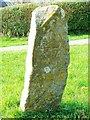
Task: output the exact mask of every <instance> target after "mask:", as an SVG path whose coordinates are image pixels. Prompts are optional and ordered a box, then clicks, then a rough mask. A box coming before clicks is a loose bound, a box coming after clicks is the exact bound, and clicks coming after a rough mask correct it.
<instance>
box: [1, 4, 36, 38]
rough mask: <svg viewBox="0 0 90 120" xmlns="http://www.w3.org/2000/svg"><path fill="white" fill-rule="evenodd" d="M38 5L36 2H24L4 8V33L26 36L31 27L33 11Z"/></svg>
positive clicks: (2, 10)
mask: <svg viewBox="0 0 90 120" xmlns="http://www.w3.org/2000/svg"><path fill="white" fill-rule="evenodd" d="M36 7H37V5H36V4H23V5H15V6H13V7H5V8H2V9H1V12H2V33H3V34H4V35H8V36H26V35H27V33H28V32H29V29H30V19H31V13H32V11H33V10H34V9H35V8H36Z"/></svg>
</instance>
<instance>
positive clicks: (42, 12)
mask: <svg viewBox="0 0 90 120" xmlns="http://www.w3.org/2000/svg"><path fill="white" fill-rule="evenodd" d="M58 8H59V6H58V5H48V6H43V7H37V8H36V9H35V10H34V11H33V12H32V15H34V16H35V21H36V25H37V26H43V25H44V24H45V23H46V22H47V21H48V20H49V19H50V18H51V17H52V16H53V15H54V13H56V11H57V10H58Z"/></svg>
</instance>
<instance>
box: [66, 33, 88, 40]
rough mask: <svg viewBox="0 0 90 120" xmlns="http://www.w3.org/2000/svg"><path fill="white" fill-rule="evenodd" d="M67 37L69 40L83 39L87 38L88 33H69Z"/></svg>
mask: <svg viewBox="0 0 90 120" xmlns="http://www.w3.org/2000/svg"><path fill="white" fill-rule="evenodd" d="M68 37H69V40H83V39H88V37H89V33H79V34H75V33H69V35H68Z"/></svg>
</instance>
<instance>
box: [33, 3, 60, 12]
mask: <svg viewBox="0 0 90 120" xmlns="http://www.w3.org/2000/svg"><path fill="white" fill-rule="evenodd" d="M47 8H54V10H57V9H58V8H59V6H58V5H47V6H39V7H37V8H36V9H35V10H34V11H33V12H37V10H42V9H44V10H46V9H47Z"/></svg>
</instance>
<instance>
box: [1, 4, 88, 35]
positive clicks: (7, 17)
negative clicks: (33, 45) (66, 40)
mask: <svg viewBox="0 0 90 120" xmlns="http://www.w3.org/2000/svg"><path fill="white" fill-rule="evenodd" d="M52 4H58V5H59V6H60V7H62V8H63V9H64V10H65V11H66V14H67V16H68V30H69V32H71V31H72V32H86V31H88V30H89V29H88V25H89V20H88V15H89V10H88V8H89V4H90V3H89V2H78V3H75V2H73V3H69V2H67V3H52ZM43 5H44V4H43ZM43 5H42V6H43ZM38 6H39V4H35V3H31V4H30V3H29V4H23V5H18V6H14V7H5V8H1V9H0V13H1V12H2V33H3V34H4V35H7V36H27V33H28V32H29V29H30V20H31V13H32V11H33V10H34V9H35V8H36V7H38Z"/></svg>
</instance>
